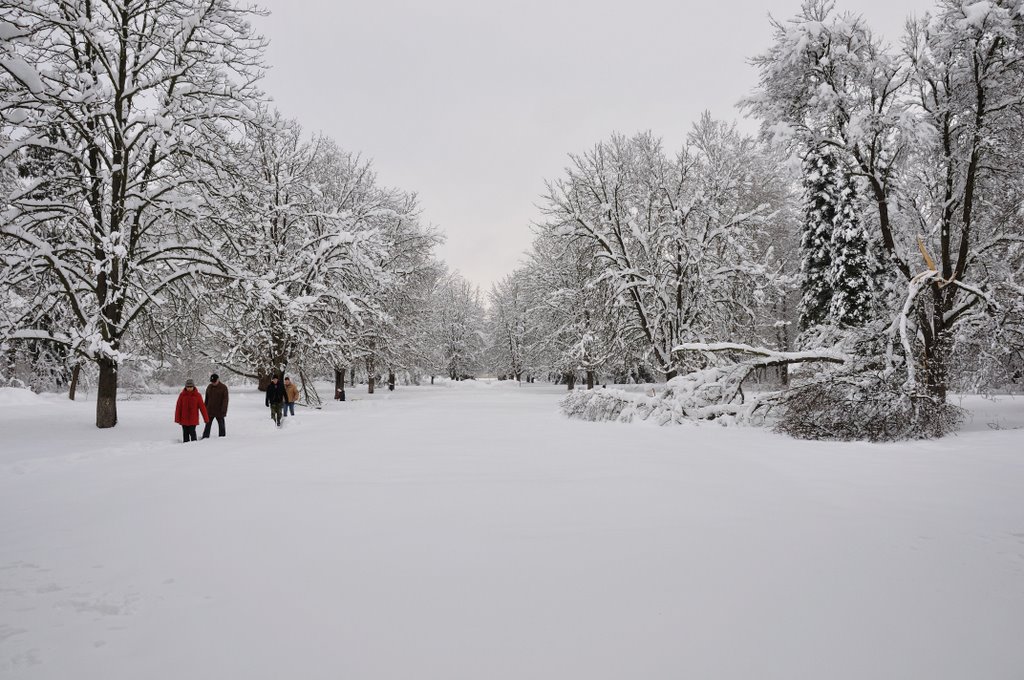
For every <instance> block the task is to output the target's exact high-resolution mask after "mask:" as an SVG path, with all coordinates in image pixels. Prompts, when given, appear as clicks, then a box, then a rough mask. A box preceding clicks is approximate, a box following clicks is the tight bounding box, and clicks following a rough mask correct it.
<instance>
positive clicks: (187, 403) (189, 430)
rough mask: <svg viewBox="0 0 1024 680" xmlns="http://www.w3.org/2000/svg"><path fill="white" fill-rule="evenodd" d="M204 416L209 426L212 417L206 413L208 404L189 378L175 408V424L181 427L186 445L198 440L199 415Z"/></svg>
mask: <svg viewBox="0 0 1024 680" xmlns="http://www.w3.org/2000/svg"><path fill="white" fill-rule="evenodd" d="M200 413H202V414H203V421H204V422H205V423H206V424H207V425H209V423H210V416H209V414H208V413H207V412H206V404H204V403H203V398H202V397H201V396H199V392H198V391H197V390H196V384H195V382H194V381H193V380H192V378H189V379H188V380H186V381H185V389H183V390H182V391H181V394H179V395H178V403H177V404H175V406H174V422H176V423H178V424H179V425H181V440H182V442H184V443H188V442H190V441H193V442H194V441H195V440H196V425H198V424H199V414H200Z"/></svg>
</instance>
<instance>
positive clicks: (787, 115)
mask: <svg viewBox="0 0 1024 680" xmlns="http://www.w3.org/2000/svg"><path fill="white" fill-rule="evenodd" d="M1022 8H1024V3H1022V2H1021V0H993V1H988V0H984V1H982V2H965V1H964V0H940V2H939V3H938V4H937V7H936V9H935V11H934V13H933V14H931V15H928V16H925V17H923V18H921V19H920V20H918V21H916V22H912V23H911V24H910V25H909V28H908V32H907V35H906V37H905V39H904V42H903V48H902V50H901V51H894V50H891V49H889V48H888V47H887V46H886V44H885V43H884V42H883V41H882V40H881V39H879V38H878V37H876V36H875V35H874V34H873V33H872V32H871V30H870V29H869V28H868V26H867V24H866V22H865V21H864V19H862V18H861V17H857V16H853V15H849V14H841V15H837V14H836V13H835V12H834V11H833V5H832V3H830V2H825V1H824V0H808V2H805V4H804V7H803V10H802V12H801V14H800V15H799V16H798V17H797V18H795V19H794V20H793V21H790V22H785V23H784V22H776V23H775V24H774V29H775V36H774V43H773V45H772V46H771V48H770V49H769V51H768V52H767V53H765V54H763V55H761V56H760V57H758V58H757V59H756V60H755V64H756V65H757V67H758V69H759V71H760V77H761V80H760V86H759V87H758V89H757V91H756V92H755V93H754V94H753V95H752V96H751V97H750V98H749V99H748V100H747V101H746V104H745V105H746V107H747V109H748V110H749V111H751V112H752V113H754V114H755V115H757V116H759V117H760V118H761V119H762V120H763V121H764V129H765V131H766V132H767V133H768V134H769V135H771V136H772V137H774V138H775V139H776V140H777V141H781V142H784V143H786V144H789V145H790V146H791V147H803V148H809V147H822V146H827V147H829V148H831V149H833V150H834V151H835V153H836V154H837V157H838V158H839V160H840V162H841V163H842V164H844V165H846V166H848V167H850V168H852V169H853V170H854V172H855V173H856V174H857V176H859V177H860V178H861V182H862V186H863V188H864V193H865V196H866V198H868V199H869V200H870V204H871V209H870V211H869V212H867V213H866V214H862V216H861V219H862V223H863V224H865V226H867V225H868V224H870V231H869V232H868V238H869V240H870V241H872V242H875V241H877V242H879V243H880V247H881V249H882V251H883V253H884V260H885V261H886V262H887V264H888V267H887V268H888V272H887V275H888V277H889V278H893V277H899V278H900V279H902V281H903V289H904V290H903V295H901V296H900V297H899V299H896V298H895V297H892V298H889V299H886V300H884V302H886V303H887V304H888V308H889V313H890V315H891V317H890V318H891V325H890V331H891V333H892V337H893V339H894V343H893V344H894V348H893V349H894V351H892V352H890V355H889V357H890V363H891V362H892V361H895V360H898V359H899V358H900V356H902V357H904V358H905V361H904V363H903V366H904V369H905V373H906V380H905V389H906V391H907V392H908V393H909V394H910V396H911V399H916V400H918V401H919V402H921V400H930V401H931V402H932V403H935V404H940V405H941V404H943V403H944V401H945V398H946V392H947V389H948V387H949V383H950V371H951V370H955V363H954V362H955V361H956V360H957V357H960V356H962V354H961V353H959V352H957V351H956V347H955V345H956V343H957V337H958V336H962V332H961V331H962V330H965V329H968V328H972V327H979V326H985V325H987V326H988V327H989V328H993V327H995V328H999V329H1001V330H1002V331H1006V330H1007V324H1008V323H1011V320H1012V319H1015V318H1016V316H1015V315H1014V314H1013V313H1012V312H1011V310H1012V309H1014V303H1013V300H1014V299H1015V298H1016V299H1019V294H1016V295H1015V294H1009V291H1011V290H1018V291H1019V283H1018V282H1019V281H1020V275H1021V272H1020V269H1019V262H1020V257H1019V252H1020V244H1021V241H1020V232H1021V221H1022V220H1021V215H1020V213H1019V210H1017V211H1014V210H1013V209H1010V206H1009V200H1012V199H1010V196H1012V195H1013V193H1014V190H1013V189H1012V188H1010V187H1012V186H1014V185H1018V184H1019V183H1020V178H1021V175H1020V172H1019V168H1020V162H1019V157H1020V150H1021V148H1022V147H1021V142H1022V135H1021V125H1020V120H1021V117H1022V115H1024V59H1022V58H1021V54H1022V49H1024V13H1022ZM1004 291H1005V292H1004ZM875 301H876V302H878V301H879V296H876V300H875ZM1003 337H1007V336H1006V335H1005V334H1004V335H1003ZM921 403H923V402H921ZM941 430H942V428H941V426H940V427H939V428H938V429H937V431H941Z"/></svg>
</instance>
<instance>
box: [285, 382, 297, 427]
mask: <svg viewBox="0 0 1024 680" xmlns="http://www.w3.org/2000/svg"><path fill="white" fill-rule="evenodd" d="M298 400H299V386H298V385H296V384H295V383H293V382H292V379H291V378H289V377H288V376H285V377H284V411H283V413H284V416H285V417H286V418H287V417H288V413H289V412H291V415H295V402H297V401H298Z"/></svg>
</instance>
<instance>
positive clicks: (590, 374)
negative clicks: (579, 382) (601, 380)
mask: <svg viewBox="0 0 1024 680" xmlns="http://www.w3.org/2000/svg"><path fill="white" fill-rule="evenodd" d="M587 389H588V390H592V389H594V372H593V371H587Z"/></svg>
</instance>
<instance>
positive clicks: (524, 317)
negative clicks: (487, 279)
mask: <svg viewBox="0 0 1024 680" xmlns="http://www.w3.org/2000/svg"><path fill="white" fill-rule="evenodd" d="M523 278H524V277H523V273H522V271H516V272H513V273H512V274H509V275H508V276H506V277H505V278H503V279H502V280H501V281H498V282H497V283H495V284H494V285H493V286H491V291H490V293H489V294H488V298H489V302H490V305H489V307H488V313H487V322H488V329H489V333H488V335H489V337H490V339H491V343H492V345H491V361H490V363H491V365H492V368H493V369H494V372H495V373H496V374H497V375H506V376H508V377H510V378H513V379H515V380H522V379H523V373H524V372H525V371H526V370H527V368H528V367H529V365H530V363H529V351H530V344H531V341H532V337H531V331H532V330H533V328H532V326H531V319H530V299H529V296H528V290H527V288H526V286H525V285H524V281H523Z"/></svg>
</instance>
